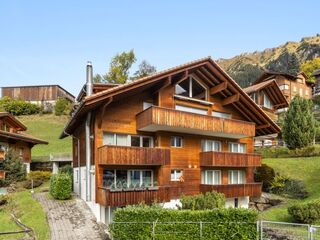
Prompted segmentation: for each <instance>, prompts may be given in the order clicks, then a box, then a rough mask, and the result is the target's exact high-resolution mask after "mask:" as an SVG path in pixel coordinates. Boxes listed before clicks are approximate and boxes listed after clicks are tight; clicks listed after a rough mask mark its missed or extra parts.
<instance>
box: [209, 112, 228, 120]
mask: <svg viewBox="0 0 320 240" xmlns="http://www.w3.org/2000/svg"><path fill="white" fill-rule="evenodd" d="M211 116H213V117H218V118H226V119H231V114H230V113H224V112H217V111H212V113H211Z"/></svg>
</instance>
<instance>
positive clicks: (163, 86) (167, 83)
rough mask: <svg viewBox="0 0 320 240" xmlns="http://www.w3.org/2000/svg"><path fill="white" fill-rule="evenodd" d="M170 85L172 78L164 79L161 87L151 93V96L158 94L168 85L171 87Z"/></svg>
mask: <svg viewBox="0 0 320 240" xmlns="http://www.w3.org/2000/svg"><path fill="white" fill-rule="evenodd" d="M171 83H172V76H169V77H167V78H166V80H164V81H163V83H162V86H161V87H159V88H158V89H156V90H155V91H154V92H153V93H152V95H154V94H156V93H158V92H160V91H161V90H162V89H164V88H166V87H168V86H169V85H171Z"/></svg>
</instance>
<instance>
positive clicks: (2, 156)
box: [0, 150, 6, 161]
mask: <svg viewBox="0 0 320 240" xmlns="http://www.w3.org/2000/svg"><path fill="white" fill-rule="evenodd" d="M5 157H6V152H5V151H2V150H0V161H1V160H4V158H5Z"/></svg>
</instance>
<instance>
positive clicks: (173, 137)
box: [170, 136, 183, 148]
mask: <svg viewBox="0 0 320 240" xmlns="http://www.w3.org/2000/svg"><path fill="white" fill-rule="evenodd" d="M177 138H179V139H180V142H181V146H178V144H177V143H178V141H177ZM172 141H173V142H172ZM172 143H173V145H172ZM170 146H171V147H174V148H182V147H183V137H180V136H171V138H170Z"/></svg>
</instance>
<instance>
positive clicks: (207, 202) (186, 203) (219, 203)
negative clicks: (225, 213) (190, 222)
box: [180, 191, 226, 210]
mask: <svg viewBox="0 0 320 240" xmlns="http://www.w3.org/2000/svg"><path fill="white" fill-rule="evenodd" d="M180 200H181V203H182V207H181V209H190V210H209V209H216V208H223V207H224V206H225V203H226V198H225V197H224V194H223V193H217V192H215V191H213V192H207V193H205V194H202V193H201V194H198V195H195V196H182V197H181V199H180Z"/></svg>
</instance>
